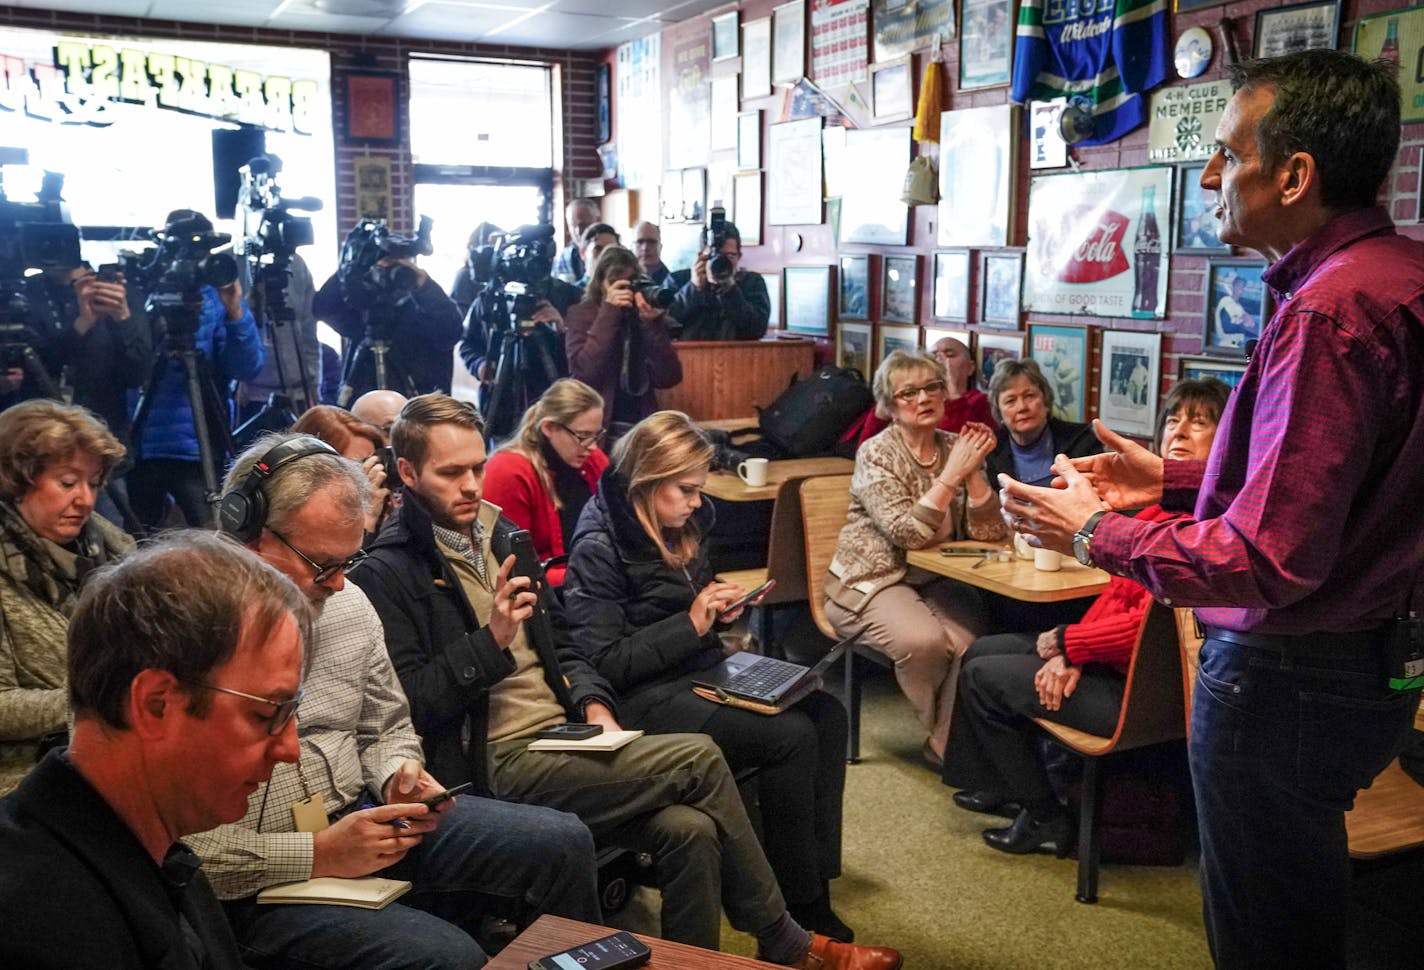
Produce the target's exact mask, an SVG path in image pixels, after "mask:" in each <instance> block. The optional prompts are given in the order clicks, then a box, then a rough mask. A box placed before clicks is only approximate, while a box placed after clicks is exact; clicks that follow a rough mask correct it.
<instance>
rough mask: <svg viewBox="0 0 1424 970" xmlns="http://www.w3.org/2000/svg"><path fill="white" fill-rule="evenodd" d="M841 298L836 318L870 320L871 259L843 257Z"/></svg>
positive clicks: (865, 257) (867, 257) (840, 286)
mask: <svg viewBox="0 0 1424 970" xmlns="http://www.w3.org/2000/svg"><path fill="white" fill-rule="evenodd" d="M838 289H839V290H840V298H839V299H838V300H837V301H836V317H837V319H840V320H869V319H870V257H869V256H842V257H841V268H840V285H839V287H838Z"/></svg>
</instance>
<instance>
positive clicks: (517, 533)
mask: <svg viewBox="0 0 1424 970" xmlns="http://www.w3.org/2000/svg"><path fill="white" fill-rule="evenodd" d="M490 549H491V550H492V551H493V552H494V555H495V558H496V559H497V560H499V562H501V563H502V562H504V560H505V559H507V558H508V557H509V556H511V555H512V556H514V570H513V571H512V572H511V573H510V574H509V575H511V576H528V577H529V578H530V579H531V580H533V581H534V588H535V589H536V590H537V589H538V586H539V583H540V582H541V581H542V580H543V578H544V567H543V566H542V565H540V563H539V554H538V553H537V552H535V551H534V537H533V536H532V535H530V534H529V530H528V529H515V530H514V531H513V532H509V533H506V534H505V535H502V536H501V535H499V534H496V535H495V536H494V538H493V539H492V540H491V542H490Z"/></svg>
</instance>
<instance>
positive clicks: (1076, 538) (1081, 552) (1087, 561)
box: [1073, 532, 1093, 566]
mask: <svg viewBox="0 0 1424 970" xmlns="http://www.w3.org/2000/svg"><path fill="white" fill-rule="evenodd" d="M1089 542H1090V540H1089V538H1088V536H1085V535H1083V533H1081V532H1075V533H1073V556H1074V557H1075V558H1076V559H1077V560H1078V561H1079V562H1080V563H1082V564H1083V565H1084V566H1091V565H1092V564H1093V553H1092V550H1091V549H1090V548H1089Z"/></svg>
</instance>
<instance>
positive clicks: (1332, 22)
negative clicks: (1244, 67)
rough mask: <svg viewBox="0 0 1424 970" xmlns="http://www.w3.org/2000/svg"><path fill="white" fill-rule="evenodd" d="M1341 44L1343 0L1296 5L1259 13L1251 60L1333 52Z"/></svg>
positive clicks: (1252, 43) (1324, 0)
mask: <svg viewBox="0 0 1424 970" xmlns="http://www.w3.org/2000/svg"><path fill="white" fill-rule="evenodd" d="M1339 42H1340V0H1323V2H1312V3H1295V4H1291V5H1290V6H1288V7H1276V8H1274V9H1267V10H1257V11H1256V32H1255V34H1254V35H1253V38H1252V42H1251V56H1252V57H1277V56H1279V55H1281V54H1294V53H1295V52H1296V51H1310V50H1321V49H1324V50H1333V49H1334V48H1335V47H1336V46H1337V45H1338V44H1339Z"/></svg>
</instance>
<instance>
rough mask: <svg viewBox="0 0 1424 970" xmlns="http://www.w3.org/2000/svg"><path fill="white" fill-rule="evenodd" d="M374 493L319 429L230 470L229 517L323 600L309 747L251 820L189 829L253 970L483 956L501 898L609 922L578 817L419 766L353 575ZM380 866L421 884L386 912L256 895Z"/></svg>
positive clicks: (255, 449) (525, 916) (311, 647)
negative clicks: (348, 574) (478, 930)
mask: <svg viewBox="0 0 1424 970" xmlns="http://www.w3.org/2000/svg"><path fill="white" fill-rule="evenodd" d="M368 498H369V485H368V483H367V480H366V476H365V474H364V473H363V472H362V471H361V468H360V466H359V465H357V464H356V463H355V462H352V461H348V460H347V459H345V458H342V457H340V456H339V455H338V454H337V453H336V452H335V451H334V450H333V449H332V448H331V447H330V446H328V445H326V444H325V443H324V442H321V441H319V440H317V439H315V438H312V437H308V436H305V435H293V434H284V435H269V436H266V437H264V438H263V439H261V440H259V441H258V442H257V443H255V444H254V445H253V446H252V447H250V448H249V449H248V450H247V451H246V452H244V453H243V454H242V455H241V456H239V457H238V459H237V461H236V462H235V463H234V465H233V467H232V469H231V471H229V472H228V476H227V481H226V483H225V494H224V496H223V501H222V506H221V508H220V510H219V515H220V520H221V524H222V528H223V529H224V530H225V531H227V532H229V533H231V534H232V535H233V536H235V537H236V538H237V539H239V540H240V541H241V542H243V543H244V544H245V545H246V546H247V547H248V548H249V549H252V550H253V551H255V552H256V553H257V554H258V555H260V556H261V557H262V558H263V559H264V560H266V561H267V562H268V563H269V564H270V565H272V566H275V567H276V568H277V569H279V570H281V571H282V572H283V573H285V574H286V575H287V576H289V577H290V578H291V579H292V580H293V581H294V582H296V584H297V586H298V587H299V588H300V589H301V590H302V592H303V593H305V594H306V596H307V597H308V598H309V599H310V600H311V602H312V605H313V607H314V609H315V611H316V614H317V619H316V622H315V624H314V626H313V630H312V636H311V638H310V640H309V641H308V645H307V646H308V650H307V654H308V670H307V674H306V679H305V696H304V700H303V706H302V718H301V721H300V723H299V725H298V739H299V741H300V743H301V759H300V761H298V762H297V763H296V764H283V765H280V766H279V768H278V770H277V771H274V772H273V775H272V778H271V780H270V781H268V782H266V783H264V784H262V785H260V786H258V788H257V790H256V791H255V792H253V793H252V795H251V796H250V797H249V799H248V807H247V814H246V815H244V816H243V818H242V819H241V820H240V821H238V822H237V823H235V824H232V825H224V826H220V827H219V828H216V829H213V830H212V831H210V832H206V833H203V834H201V835H197V836H193V837H192V838H191V839H189V843H190V845H191V846H192V847H193V850H194V851H195V852H197V853H198V855H199V856H201V857H202V859H203V865H204V869H205V871H206V872H207V874H208V877H209V879H210V880H211V881H212V883H213V887H214V889H215V890H216V891H217V894H218V896H219V897H220V898H221V899H223V900H225V901H226V909H227V913H228V918H229V920H230V921H231V923H232V927H233V931H234V932H235V933H236V935H237V939H238V942H239V943H240V944H241V945H242V948H243V956H244V959H245V960H246V961H247V962H248V963H249V964H250V965H251V966H253V967H285V966H291V965H293V964H300V965H301V966H306V967H331V968H337V967H343V968H344V967H359V968H388V967H389V968H395V967H409V966H423V967H441V968H445V967H452V968H453V967H461V968H464V967H478V966H480V965H482V964H483V963H484V962H485V955H484V953H483V952H482V951H481V950H480V948H479V946H478V945H477V944H476V943H475V941H474V940H473V939H471V937H470V936H469V935H468V934H467V933H466V932H465V931H464V929H462V926H465V925H468V923H469V922H470V920H471V918H472V917H474V918H478V917H480V916H482V915H485V914H492V913H494V912H495V910H494V909H492V908H491V906H490V905H489V903H490V902H497V903H499V904H502V908H501V909H500V910H499V912H498V914H499V915H506V916H510V917H512V918H514V919H516V920H517V921H518V922H519V923H520V924H521V925H523V924H524V923H525V922H528V921H532V920H533V918H534V917H536V916H538V915H539V914H541V913H545V912H549V913H555V914H557V915H560V916H567V917H570V918H574V919H580V920H585V921H588V922H598V921H599V919H600V914H599V908H598V902H597V890H596V866H595V862H594V848H593V840H592V838H591V837H590V835H589V833H588V830H587V829H586V828H585V827H584V825H583V823H581V822H580V821H579V820H578V819H577V818H575V817H574V816H572V815H567V814H565V813H563V812H557V811H553V810H550V809H544V808H537V807H533V806H525V805H514V804H509V803H505V802H497V801H493V800H490V799H485V798H478V797H475V796H473V795H460V796H458V797H452V798H446V799H443V800H438V799H437V800H436V801H434V802H433V804H423V803H422V800H426V801H429V800H430V799H431V797H432V796H439V794H440V793H441V792H442V791H444V786H443V785H441V784H440V782H438V781H436V780H435V779H434V778H432V777H431V776H430V774H429V772H427V771H426V770H425V769H424V767H423V765H422V758H421V749H420V738H419V737H418V736H417V735H416V733H415V731H414V729H413V728H412V727H411V723H410V715H409V708H408V705H407V703H406V698H405V694H404V693H403V692H402V691H401V687H400V683H399V681H398V680H397V679H396V674H395V671H394V670H393V669H392V667H391V663H390V659H389V655H388V654H387V652H386V644H385V635H384V632H383V629H382V626H381V621H380V619H379V618H378V617H377V615H376V613H375V611H374V610H373V609H372V607H371V605H370V603H369V601H368V600H367V599H366V596H365V594H364V593H362V592H361V590H360V589H358V588H357V587H355V586H353V585H348V584H347V583H346V581H345V571H346V570H347V569H348V568H349V567H351V566H352V565H354V564H355V563H356V562H358V561H360V559H361V558H363V556H364V554H363V553H362V552H361V549H360V547H361V538H362V527H363V522H364V514H365V506H366V503H367V501H368ZM373 875H379V876H382V877H386V878H392V879H404V880H408V881H410V882H411V883H413V888H412V889H411V891H410V893H409V894H408V895H406V896H404V897H402V898H401V899H400V900H399V901H397V902H395V903H392V904H390V905H388V906H387V907H385V908H384V909H380V910H367V909H361V908H356V907H347V906H294V905H262V906H259V905H257V904H256V894H257V893H258V892H259V891H260V890H262V889H265V888H266V887H268V886H271V885H276V884H279V883H287V882H293V881H297V880H303V879H309V878H315V877H319V876H339V877H348V878H357V877H364V876H373ZM441 917H443V918H441ZM447 920H449V922H447Z"/></svg>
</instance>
